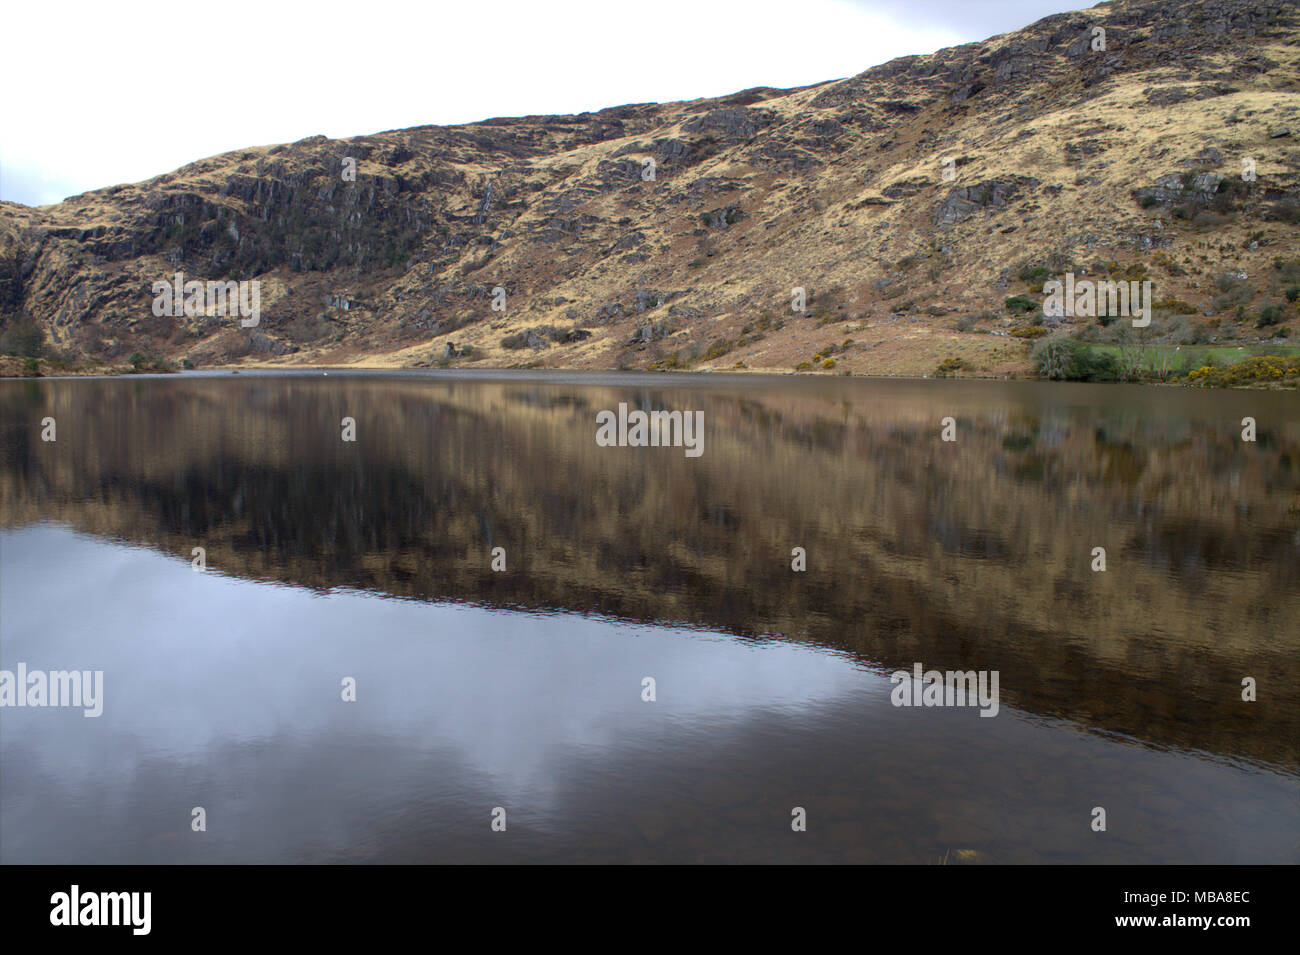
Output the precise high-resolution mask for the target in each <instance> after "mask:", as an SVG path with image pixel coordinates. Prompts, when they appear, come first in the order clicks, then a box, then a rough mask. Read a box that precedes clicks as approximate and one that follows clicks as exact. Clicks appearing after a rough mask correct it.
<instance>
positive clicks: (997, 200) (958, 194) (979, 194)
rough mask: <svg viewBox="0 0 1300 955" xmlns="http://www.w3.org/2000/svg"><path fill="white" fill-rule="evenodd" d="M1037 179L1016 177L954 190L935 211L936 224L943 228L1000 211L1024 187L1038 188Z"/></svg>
mask: <svg viewBox="0 0 1300 955" xmlns="http://www.w3.org/2000/svg"><path fill="white" fill-rule="evenodd" d="M1038 184H1039V183H1038V180H1037V179H1026V178H1022V177H1019V176H1017V177H1015V178H1014V179H1008V180H1005V181H999V180H992V181H989V182H981V183H980V184H979V185H976V186H964V187H961V188H957V189H954V190H953V191H952V192H950V193H949V194H948V198H947V199H945V200H944V201H943V202H942V203H941V204H940V206H939V208H938V209H936V210H935V213H934V224H935V225H936V226H939V227H940V228H943V227H944V226H950V225H953V224H955V223H958V222H961V221H962V220H963V219H968V218H970V217H971V216H973V215H975V213H977V212H980V211H982V210H984V209H988V208H989V207H993V208H997V209H1000V208H1002V207H1003V206H1005V205H1006V204H1007V202H1008V201H1009V200H1011V199H1014V198H1015V197H1016V196H1017V195H1019V194H1020V190H1021V188H1022V187H1026V188H1033V187H1035V186H1037V185H1038Z"/></svg>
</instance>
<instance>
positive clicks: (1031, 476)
mask: <svg viewBox="0 0 1300 955" xmlns="http://www.w3.org/2000/svg"><path fill="white" fill-rule="evenodd" d="M620 403H625V404H626V405H627V406H628V407H629V408H630V409H643V410H647V411H649V410H654V409H658V410H668V411H671V410H680V411H688V410H689V411H694V410H698V411H702V412H703V419H702V420H703V445H702V454H700V455H699V456H698V457H692V456H688V455H687V454H686V453H685V452H684V449H683V448H681V447H602V446H600V445H598V444H597V441H596V439H595V435H596V423H595V422H596V415H597V413H598V412H600V411H602V410H613V411H617V409H618V406H619V404H620ZM1297 411H1300V398H1297V396H1296V395H1295V394H1294V393H1291V394H1287V393H1269V392H1200V391H1185V390H1179V389H1158V388H1142V387H1125V386H1110V387H1107V386H1088V385H1062V384H1039V383H1022V382H947V381H878V380H863V379H818V380H812V379H804V378H799V379H795V378H788V379H782V378H767V377H763V378H760V377H744V378H737V377H724V376H708V377H692V378H682V377H675V376H662V375H660V376H654V375H612V374H611V375H587V376H577V375H555V374H532V375H529V374H518V375H514V376H511V375H509V374H504V373H498V374H496V375H482V376H475V375H471V374H460V375H428V374H425V375H415V374H387V375H378V374H375V375H360V374H343V373H335V372H331V373H330V374H329V375H323V374H321V373H319V372H315V373H305V374H296V375H251V374H241V375H239V376H233V375H229V374H225V375H212V376H204V375H187V376H184V377H176V376H173V377H163V378H122V379H116V380H79V381H78V380H64V381H55V380H50V381H23V382H14V381H10V382H0V429H2V432H3V433H2V440H0V669H2V670H7V671H11V672H15V673H16V672H17V668H18V666H19V665H20V664H22V665H23V666H24V667H25V668H26V669H27V671H29V672H30V671H35V670H41V671H58V670H73V669H75V670H85V671H92V672H93V671H102V698H101V700H100V703H101V704H102V714H101V715H100V716H98V717H93V718H88V717H86V716H84V715H83V709H81V708H72V707H52V706H44V707H40V706H24V707H15V706H6V707H4V708H3V709H0V861H3V862H8V863H19V862H69V863H108V862H193V863H201V862H337V861H344V862H512V861H550V862H585V861H597V862H605V861H607V862H696V861H699V862H803V861H806V862H890V863H919V864H925V863H931V864H933V863H939V862H944V861H946V862H947V863H948V864H954V863H963V862H976V863H1027V862H1049V863H1052V862H1057V863H1118V862H1159V863H1164V862H1170V863H1174V862H1190V863H1246V862H1267V863H1284V862H1289V863H1294V862H1297V861H1300V623H1298V622H1297V621H1298V620H1300V615H1298V613H1297V612H1298V611H1300V415H1297ZM1246 416H1250V417H1252V418H1254V419H1255V421H1256V428H1257V433H1256V440H1255V441H1254V442H1247V441H1243V440H1242V435H1241V432H1242V425H1241V419H1242V418H1243V417H1246ZM947 417H951V418H952V419H953V421H952V426H953V432H952V433H953V435H954V436H955V438H956V440H954V441H944V440H942V435H941V431H942V429H943V419H944V418H947ZM46 418H53V419H54V422H55V426H56V433H55V437H56V440H54V441H43V440H42V430H43V427H44V425H43V424H42V422H43V419H46ZM344 418H351V419H353V421H354V423H355V438H356V440H355V441H344V440H342V432H341V422H342V419H344ZM196 547H201V548H203V549H204V557H205V562H206V569H204V570H202V571H196V570H195V569H194V568H193V566H192V562H193V560H194V550H193V549H194V548H196ZM796 547H798V548H802V549H803V552H804V554H805V555H806V556H805V560H806V569H805V570H803V571H795V570H793V569H792V566H791V564H792V559H793V558H792V549H793V548H796ZM1097 547H1102V548H1105V559H1106V569H1105V570H1104V571H1096V570H1094V569H1093V565H1094V562H1095V560H1096V558H1095V556H1094V548H1097ZM495 548H503V550H504V561H505V569H504V570H494V569H493V560H494V558H493V552H494V549H495ZM500 553H501V552H498V554H500ZM917 664H920V665H921V666H922V667H923V669H924V670H930V669H935V670H939V671H944V672H946V671H963V672H964V671H977V672H983V673H985V674H991V673H994V672H996V673H997V675H998V684H997V686H998V705H997V710H996V715H995V716H982V715H981V708H980V707H977V706H965V707H962V706H912V707H908V706H896V705H894V702H893V698H892V696H891V694H895V693H896V691H900V692H901V691H902V690H903V689H905V688H906V689H910V688H911V680H910V679H909V680H907V681H902V682H898V683H896V682H893V681H891V674H893V673H894V672H895V671H898V670H905V671H908V672H909V673H911V672H912V671H913V668H914V667H915V666H916V665H917ZM647 677H650V678H653V680H654V696H655V698H654V700H653V701H646V700H645V699H643V692H644V691H643V686H644V684H643V681H644V680H645V678H647ZM1246 679H1249V680H1252V681H1254V687H1255V689H1254V694H1255V697H1256V698H1255V699H1254V700H1253V701H1246V700H1243V698H1242V696H1243V680H1246ZM349 680H351V681H355V700H354V701H353V700H346V701H345V700H344V699H343V697H344V695H345V692H346V691H345V689H344V685H345V682H346V681H349ZM984 711H985V712H991V709H990V708H987V707H985V708H984ZM195 807H202V808H203V810H204V812H205V821H206V829H205V831H194V829H193V827H192V819H193V818H194V817H193V810H194V809H195ZM498 808H499V809H501V810H504V816H505V831H494V829H493V827H492V825H493V819H494V811H495V810H497V809H498ZM796 808H798V809H802V810H803V818H804V819H805V820H806V828H805V829H804V831H795V828H794V826H793V825H792V821H794V820H795V819H796V815H795V810H796ZM1097 808H1101V809H1104V811H1105V830H1104V831H1097V830H1096V829H1095V828H1094V825H1095V823H1094V820H1095V819H1097V818H1098V816H1097V813H1096V812H1095V810H1096V809H1097ZM496 817H497V818H500V813H499V812H498V813H496Z"/></svg>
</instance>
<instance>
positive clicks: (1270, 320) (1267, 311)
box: [1255, 305, 1284, 328]
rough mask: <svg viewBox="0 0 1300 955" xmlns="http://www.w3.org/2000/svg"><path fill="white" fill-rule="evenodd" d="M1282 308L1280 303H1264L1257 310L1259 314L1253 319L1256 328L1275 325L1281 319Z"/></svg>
mask: <svg viewBox="0 0 1300 955" xmlns="http://www.w3.org/2000/svg"><path fill="white" fill-rule="evenodd" d="M1283 314H1284V310H1283V308H1282V306H1281V305H1265V306H1264V307H1263V308H1261V309H1260V310H1259V315H1258V316H1257V317H1256V319H1255V327H1256V328H1266V327H1267V326H1269V325H1276V324H1277V323H1278V322H1280V321H1282V316H1283Z"/></svg>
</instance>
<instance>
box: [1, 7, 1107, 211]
mask: <svg viewBox="0 0 1300 955" xmlns="http://www.w3.org/2000/svg"><path fill="white" fill-rule="evenodd" d="M1088 5H1090V3H1089V2H1088V0H1082V2H1080V0H1074V2H1071V0H990V2H979V0H793V2H792V0H590V2H589V0H553V2H546V0H490V2H482V0H462V2H459V3H446V2H443V0H426V2H421V0H406V2H395V0H352V2H339V0H319V2H305V0H296V2H292V3H290V2H279V0H255V2H254V0H223V2H221V3H196V4H191V3H189V2H187V0H180V2H177V0H126V2H119V3H105V2H103V0H89V2H87V0H65V2H60V0H14V2H13V3H10V4H7V5H6V8H5V10H4V12H3V14H0V23H3V24H4V35H5V38H6V40H7V42H6V43H5V51H4V54H3V55H2V56H0V82H2V83H3V86H2V87H0V88H2V89H3V90H4V107H3V109H0V199H7V200H10V201H14V202H23V203H27V204H29V205H39V204H43V203H49V202H58V201H59V200H61V199H63V198H65V197H66V196H69V195H75V194H77V193H79V192H84V191H86V190H88V189H96V188H100V187H102V186H109V185H114V184H116V183H120V182H137V181H139V180H141V179H147V178H149V177H150V176H154V175H157V174H159V173H162V172H167V171H169V170H171V169H175V168H176V167H178V166H181V165H184V164H185V163H187V162H191V161H193V160H195V159H200V158H202V157H204V156H211V155H215V154H217V153H221V152H226V151H228V150H232V149H238V148H240V147H243V146H249V145H261V144H269V143H281V142H292V141H294V140H297V139H301V138H303V137H304V136H311V135H315V134H317V133H324V134H325V135H326V136H330V137H332V138H338V137H344V136H355V135H360V134H364V133H373V132H378V131H381V130H385V129H398V128H402V127H406V126H421V125H426V124H430V123H436V124H449V123H464V122H472V121H474V120H479V119H485V118H488V117H492V116H518V115H526V114H529V113H578V112H582V111H584V110H594V109H602V108H604V107H607V106H618V105H621V104H623V103H644V102H669V101H672V100H681V99H695V98H697V97H701V96H720V95H724V94H726V93H733V92H736V91H737V90H742V89H746V88H748V87H751V86H777V87H789V86H803V85H806V84H809V83H816V82H820V81H822V80H828V79H836V78H839V77H843V76H851V75H853V74H855V73H860V72H862V71H863V70H864V69H866V68H867V67H870V66H874V65H875V64H877V63H883V62H884V61H886V60H889V59H893V58H894V57H896V56H905V55H907V54H909V53H929V52H933V51H934V50H937V49H941V48H943V47H946V46H954V45H956V44H959V43H967V42H970V41H972V40H982V39H985V38H986V37H989V36H992V35H994V34H997V33H1004V32H1006V31H1008V30H1014V29H1017V28H1019V27H1021V26H1026V25H1028V24H1029V23H1032V22H1033V21H1034V20H1037V19H1039V18H1041V17H1044V16H1047V15H1049V14H1052V13H1059V12H1061V11H1064V10H1072V9H1080V8H1083V7H1085V6H1088Z"/></svg>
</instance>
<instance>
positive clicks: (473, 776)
mask: <svg viewBox="0 0 1300 955" xmlns="http://www.w3.org/2000/svg"><path fill="white" fill-rule="evenodd" d="M20 661H21V662H24V663H26V664H27V665H28V666H29V667H30V668H33V669H44V670H50V669H68V668H77V669H102V670H103V671H104V684H105V686H104V697H105V700H104V715H103V716H102V717H100V718H98V719H86V718H85V717H83V716H82V714H81V711H80V710H73V709H65V710H53V709H42V710H31V709H5V710H3V711H0V712H2V713H3V719H2V720H0V757H2V760H3V764H2V765H0V783H2V784H3V787H2V788H0V846H2V847H3V852H4V861H10V862H177V861H179V862H213V861H216V862H249V861H255V862H290V861H305V862H317V861H330V860H344V861H346V860H350V859H355V860H363V861H399V862H420V861H426V862H427V861H494V860H496V861H505V860H512V861H584V860H592V861H637V860H641V861H647V860H655V861H676V862H689V861H749V862H767V861H876V862H880V861H885V862H888V861H903V862H924V861H934V860H936V859H939V858H942V857H943V856H944V855H945V853H946V852H947V851H948V850H956V849H961V850H966V851H972V852H976V853H977V856H975V858H976V859H977V861H994V862H1130V863H1131V862H1230V863H1232V862H1238V863H1239V862H1294V861H1295V860H1296V847H1297V844H1300V819H1298V818H1297V814H1296V813H1295V804H1296V798H1297V791H1296V780H1295V779H1294V778H1293V777H1287V776H1280V775H1276V774H1272V773H1267V772H1259V771H1243V770H1242V769H1240V768H1234V767H1231V766H1227V765H1224V764H1223V763H1221V762H1217V761H1211V760H1207V759H1204V758H1201V757H1199V756H1195V755H1191V754H1186V753H1179V752H1154V751H1152V750H1151V749H1148V748H1145V747H1141V746H1135V745H1130V744H1128V743H1124V742H1118V741H1115V740H1112V739H1105V738H1102V737H1099V736H1097V735H1094V734H1090V733H1080V732H1078V731H1077V728H1076V727H1072V726H1071V725H1069V724H1059V723H1055V722H1052V721H1047V722H1042V721H1037V720H1035V721H1029V720H1025V719H1023V718H1022V717H1021V716H1020V714H1018V713H1016V712H1014V711H1013V710H1012V709H1011V708H1010V707H1008V706H1007V705H1005V703H1004V705H1003V706H1002V709H1001V711H1000V713H999V715H998V717H997V718H996V719H982V718H980V717H979V716H978V710H977V709H975V708H970V709H965V710H956V709H946V710H944V709H929V710H918V709H911V710H908V709H900V708H895V707H892V706H890V705H889V703H888V695H889V690H890V688H891V686H890V684H889V682H888V679H887V678H886V677H883V676H881V675H879V674H875V673H872V672H870V671H868V670H866V669H864V668H862V667H860V666H858V665H856V664H855V663H854V661H853V660H851V659H850V658H848V657H846V656H842V655H839V654H836V653H833V652H829V651H826V650H822V649H817V650H813V649H808V648H804V647H799V646H792V645H789V644H783V643H777V642H772V643H762V644H756V643H749V642H746V641H742V640H740V639H737V638H734V637H728V636H722V635H717V634H709V633H702V632H699V631H693V630H674V629H666V628H661V627H652V626H640V625H636V626H633V625H626V624H621V623H617V622H614V621H611V620H604V619H596V618H588V617H581V616H576V615H566V614H550V615H547V614H523V613H512V612H503V611H490V610H485V609H481V608H477V607H468V606H458V605H451V604H421V603H416V602H410V601H400V600H393V599H387V598H382V597H376V596H371V595H367V594H358V593H336V594H331V595H317V594H313V593H311V592H310V591H306V590H303V589H300V588H292V587H286V586H277V585H273V584H264V583H253V582H249V581H246V580H239V579H235V578H227V577H223V576H221V575H220V573H219V568H217V567H213V568H212V569H211V570H209V572H208V573H206V574H198V573H195V572H194V571H192V570H191V569H190V566H189V563H188V562H187V561H182V560H179V559H176V558H168V557H163V556H161V555H159V554H157V553H155V552H153V551H150V550H148V549H146V548H140V547H134V546H124V545H119V544H111V543H106V542H104V541H102V540H99V539H97V538H94V537H88V536H84V535H79V534H75V533H73V532H71V531H68V530H65V529H62V528H59V527H53V526H38V527H29V528H26V529H23V530H18V531H7V532H3V533H0V667H4V668H7V669H13V668H15V667H16V665H17V664H18V662H20ZM923 662H925V663H927V664H928V663H930V662H931V661H923ZM933 662H934V663H938V662H939V661H933ZM647 675H649V676H653V677H655V679H656V680H657V681H658V701H657V702H656V703H654V704H648V703H643V702H641V698H640V695H641V679H642V677H644V676H647ZM344 676H351V677H355V678H356V680H357V682H358V702H356V703H344V702H342V701H341V699H340V681H341V679H342V678H343V677H344ZM1006 689H1008V688H1007V687H1005V686H1004V687H1003V690H1004V691H1005V690H1006ZM195 805H203V806H205V808H207V809H208V811H209V831H208V832H207V833H204V834H202V835H201V836H195V835H194V834H192V833H191V832H190V831H189V809H190V807H192V806H195ZM494 805H506V806H508V807H509V811H510V813H511V816H510V819H511V823H510V826H511V828H510V833H511V835H510V838H509V839H508V840H502V839H498V838H495V835H499V834H495V835H494V834H492V833H490V831H489V829H488V825H487V820H488V811H489V809H490V807H492V806H494ZM793 805H804V806H806V807H808V811H809V817H810V819H811V820H812V823H811V824H810V828H809V831H808V832H807V833H805V834H801V836H800V837H798V838H797V839H794V840H792V839H791V835H790V830H789V812H790V807H791V806H793ZM1094 805H1104V806H1105V807H1106V808H1107V811H1108V814H1109V819H1110V826H1111V828H1110V831H1108V832H1107V833H1106V834H1105V835H1104V837H1103V836H1099V835H1098V834H1097V833H1093V832H1091V831H1090V829H1089V827H1088V824H1089V821H1090V818H1091V816H1090V811H1091V807H1092V806H1094Z"/></svg>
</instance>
